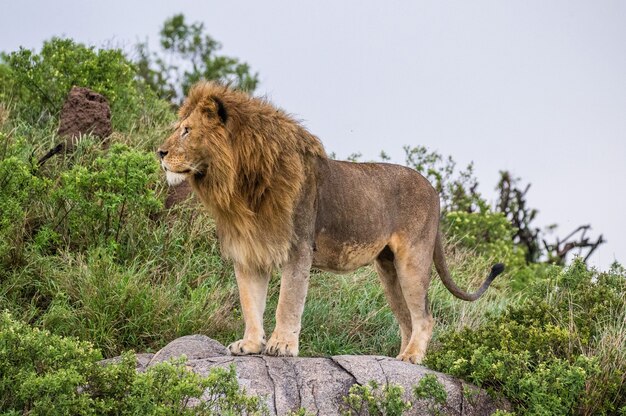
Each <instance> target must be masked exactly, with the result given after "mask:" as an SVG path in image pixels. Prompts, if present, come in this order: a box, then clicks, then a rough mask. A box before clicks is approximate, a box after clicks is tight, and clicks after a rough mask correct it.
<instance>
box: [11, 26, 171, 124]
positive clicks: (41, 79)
mask: <svg viewBox="0 0 626 416" xmlns="http://www.w3.org/2000/svg"><path fill="white" fill-rule="evenodd" d="M3 60H4V61H5V62H6V66H3V68H4V69H3V70H1V71H0V83H1V85H0V94H2V95H0V98H1V99H2V100H3V101H5V102H7V101H8V102H10V103H11V104H12V105H13V106H14V107H15V111H16V113H17V114H16V115H19V117H20V118H21V119H22V120H24V121H27V122H28V123H31V124H35V123H39V122H41V121H42V120H43V121H45V120H47V119H48V118H49V117H55V116H56V115H57V114H58V113H59V111H60V110H61V107H62V105H63V101H64V100H65V97H66V96H67V94H68V92H69V91H70V89H71V88H72V86H74V85H76V86H80V87H88V88H91V89H92V90H94V91H96V92H98V93H100V94H102V95H104V96H105V97H106V98H107V99H108V100H109V103H110V105H111V113H112V123H113V128H114V129H116V130H121V131H128V130H130V129H131V128H133V127H136V126H138V124H142V123H145V122H146V120H147V119H148V118H150V119H152V118H153V117H154V116H157V117H158V115H159V114H163V113H165V112H169V111H170V110H169V106H168V104H167V103H165V102H164V101H160V100H158V99H157V98H156V94H155V93H154V92H152V90H150V89H149V88H147V87H145V86H144V85H143V84H142V83H141V82H139V81H138V79H137V76H136V73H137V71H136V68H135V66H134V64H133V63H132V62H131V61H129V60H128V59H127V58H126V56H125V55H124V53H123V52H122V51H121V50H120V49H96V48H94V47H91V46H85V45H83V44H81V43H76V42H74V41H73V40H71V39H61V38H52V39H51V40H48V41H46V42H44V44H43V47H42V48H41V51H40V52H39V53H36V52H34V51H31V50H28V49H24V48H21V49H20V50H19V51H16V52H12V53H10V54H8V55H4V56H3ZM149 113H151V114H150V117H148V118H147V117H146V116H147V115H148V114H149ZM42 116H43V117H42Z"/></svg>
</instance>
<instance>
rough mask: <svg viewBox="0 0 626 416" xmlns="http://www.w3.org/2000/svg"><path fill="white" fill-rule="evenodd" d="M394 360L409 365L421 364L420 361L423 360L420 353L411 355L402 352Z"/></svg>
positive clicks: (422, 355)
mask: <svg viewBox="0 0 626 416" xmlns="http://www.w3.org/2000/svg"><path fill="white" fill-rule="evenodd" d="M396 358H397V359H398V360H402V361H405V362H407V363H411V364H421V363H422V360H423V359H424V354H420V353H415V354H411V353H407V352H404V353H402V354H400V355H398V356H397V357H396Z"/></svg>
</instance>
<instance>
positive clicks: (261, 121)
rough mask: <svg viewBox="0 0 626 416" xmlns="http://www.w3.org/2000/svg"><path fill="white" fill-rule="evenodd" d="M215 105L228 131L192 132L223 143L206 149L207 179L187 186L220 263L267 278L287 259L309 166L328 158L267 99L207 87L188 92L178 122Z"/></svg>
mask: <svg viewBox="0 0 626 416" xmlns="http://www.w3.org/2000/svg"><path fill="white" fill-rule="evenodd" d="M216 102H217V103H218V104H219V107H220V109H219V111H221V112H222V114H220V115H221V116H223V117H224V119H225V131H222V132H216V131H215V130H214V129H209V128H207V126H206V125H204V124H203V123H202V122H199V124H200V125H194V126H193V127H192V128H194V129H204V130H202V131H201V133H202V135H203V136H207V137H208V136H210V135H212V134H222V135H224V134H225V135H226V137H221V139H222V140H215V141H211V143H218V144H217V145H216V146H215V148H212V149H207V150H208V152H207V153H206V154H207V155H209V156H208V159H209V160H206V161H205V163H206V165H207V166H208V167H207V170H206V173H204V174H202V175H195V176H193V177H191V179H190V182H191V185H192V186H193V188H194V189H195V191H196V192H197V194H198V196H199V197H200V199H201V201H202V202H203V203H204V205H205V206H206V207H207V208H208V209H209V211H210V212H211V214H212V215H213V217H214V218H215V221H216V224H217V229H218V236H219V238H220V243H221V246H222V252H223V253H224V255H226V256H227V257H230V258H232V259H233V260H234V261H235V262H236V263H238V264H239V265H240V266H241V267H247V268H249V269H259V270H271V269H273V268H275V267H278V266H280V265H281V264H282V263H283V262H284V261H285V260H286V259H287V256H288V253H289V250H290V248H291V245H292V242H293V239H294V233H293V224H294V209H295V207H296V204H297V202H298V198H299V197H300V193H301V190H302V185H303V183H304V181H305V180H307V176H308V174H309V172H310V170H311V166H312V165H311V162H312V161H313V160H315V158H326V153H325V151H324V148H323V146H322V144H321V142H320V141H319V139H318V138H317V137H315V136H313V135H312V134H310V133H309V132H307V131H306V130H305V129H304V128H303V127H302V126H301V125H300V123H299V122H298V121H296V120H294V119H293V118H292V117H291V116H290V115H288V114H287V113H285V112H284V111H283V110H281V109H278V108H276V107H275V106H273V105H272V104H271V103H270V102H269V101H267V100H266V99H261V98H255V97H251V96H250V95H248V94H246V93H244V92H241V91H237V90H233V89H231V88H229V87H226V86H223V85H220V84H216V83H212V82H206V83H200V84H196V85H195V86H194V87H193V88H192V89H191V91H190V93H189V95H188V98H187V100H186V101H185V103H184V104H183V106H182V107H181V109H180V112H179V116H180V119H181V120H184V119H185V118H187V117H188V116H189V115H190V114H192V112H194V110H196V109H197V108H198V106H200V110H203V108H202V106H214V105H215V103H216ZM209 110H210V109H208V108H207V111H209Z"/></svg>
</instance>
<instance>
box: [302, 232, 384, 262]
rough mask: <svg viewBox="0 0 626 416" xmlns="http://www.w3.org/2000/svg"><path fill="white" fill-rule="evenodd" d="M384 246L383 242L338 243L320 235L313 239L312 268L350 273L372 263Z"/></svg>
mask: <svg viewBox="0 0 626 416" xmlns="http://www.w3.org/2000/svg"><path fill="white" fill-rule="evenodd" d="M385 245H386V242H385V241H368V242H347V241H343V242H339V241H336V240H334V239H332V238H328V237H327V236H324V234H323V233H321V234H318V235H317V236H316V238H315V247H314V251H313V267H316V268H318V269H322V270H327V271H332V272H350V271H352V270H356V269H358V268H359V267H362V266H365V265H367V264H370V263H372V262H373V261H374V260H375V259H376V257H377V256H378V254H380V252H381V251H382V250H383V249H384V248H385Z"/></svg>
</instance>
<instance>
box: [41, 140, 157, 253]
mask: <svg viewBox="0 0 626 416" xmlns="http://www.w3.org/2000/svg"><path fill="white" fill-rule="evenodd" d="M157 172H158V164H157V162H156V160H155V158H154V156H152V155H150V154H146V153H142V152H138V151H136V150H131V149H129V148H127V147H126V146H123V145H117V144H116V145H113V146H112V148H111V149H110V151H109V152H108V153H107V154H106V155H105V156H100V157H97V158H96V159H95V160H94V161H93V162H92V163H89V164H87V165H86V166H85V165H78V164H77V165H74V166H73V167H72V168H71V169H70V170H68V171H65V172H63V173H62V174H61V177H60V181H59V182H58V184H57V187H56V189H55V190H54V192H53V193H52V201H51V202H52V203H53V204H54V206H55V207H56V209H55V210H54V213H55V214H56V215H55V218H54V220H53V225H52V226H51V227H52V228H49V227H47V228H44V232H45V233H47V234H49V233H51V232H57V233H59V234H60V236H61V238H62V239H63V241H64V242H65V243H66V245H68V246H72V247H76V248H79V249H80V248H83V247H90V246H91V247H93V246H96V245H98V244H104V245H107V244H108V245H111V246H113V247H115V248H119V247H120V243H121V240H122V239H124V238H132V237H133V236H132V235H131V233H132V232H133V230H134V229H136V228H139V227H138V225H139V224H144V223H145V220H146V219H148V218H149V217H150V214H152V213H155V212H157V211H158V210H159V209H161V208H162V205H161V202H160V200H159V199H157V197H156V194H155V185H156V182H157V180H158V176H157Z"/></svg>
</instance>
